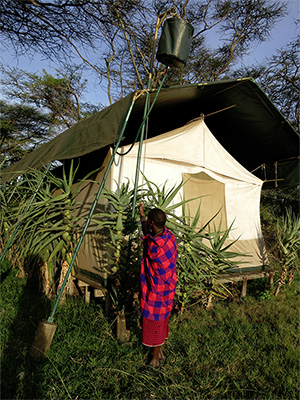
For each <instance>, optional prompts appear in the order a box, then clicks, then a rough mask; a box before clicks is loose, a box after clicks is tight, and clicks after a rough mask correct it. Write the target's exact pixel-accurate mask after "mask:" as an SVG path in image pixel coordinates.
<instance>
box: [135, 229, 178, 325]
mask: <svg viewBox="0 0 300 400" xmlns="http://www.w3.org/2000/svg"><path fill="white" fill-rule="evenodd" d="M142 240H143V241H144V254H143V260H142V266H141V313H142V316H143V317H145V318H147V319H150V320H154V321H162V320H164V319H165V318H167V317H168V316H169V314H170V312H171V310H172V307H173V300H174V296H175V289H176V282H177V275H176V259H177V245H176V242H175V237H174V235H173V233H172V232H171V231H169V230H168V229H167V228H164V230H163V232H162V234H161V235H160V236H156V237H153V236H151V235H150V234H148V235H146V236H145V237H144V238H143V239H142Z"/></svg>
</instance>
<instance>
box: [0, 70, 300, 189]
mask: <svg viewBox="0 0 300 400" xmlns="http://www.w3.org/2000/svg"><path fill="white" fill-rule="evenodd" d="M155 94H156V93H155V91H153V92H152V93H151V94H150V102H153V99H154V97H155ZM134 96H135V94H134V93H133V94H129V95H128V96H126V97H125V98H124V99H121V100H119V101H117V102H116V103H114V104H113V105H111V106H110V107H107V108H105V109H104V110H102V111H100V112H98V113H96V114H94V115H93V116H91V117H89V118H87V119H84V120H82V121H81V122H80V123H78V124H76V125H74V126H73V127H71V128H70V129H67V130H66V131H65V132H63V133H62V134H60V135H59V136H57V137H56V138H54V139H53V140H51V141H50V142H48V143H46V144H44V145H42V146H41V147H40V148H38V149H36V150H35V151H34V152H32V153H31V154H29V156H27V157H26V158H24V159H23V160H21V161H19V162H18V163H16V164H14V165H12V166H11V167H9V168H7V169H6V170H5V171H1V178H2V181H3V182H5V181H7V180H9V179H12V178H13V177H14V176H16V175H18V173H19V172H20V171H25V170H27V169H29V168H41V167H43V166H45V165H46V164H47V163H49V162H50V161H53V160H59V161H66V160H70V159H72V158H77V157H80V158H81V159H82V160H83V162H82V164H84V163H87V164H89V165H90V164H92V166H97V167H99V159H101V160H102V157H103V149H104V148H105V147H107V146H109V145H113V144H114V143H115V141H116V138H117V135H118V132H119V131H120V127H121V126H122V124H123V122H124V118H125V115H126V113H127V110H128V108H129V107H130V105H131V103H132V100H133V98H134ZM144 103H145V93H143V92H142V93H138V97H137V98H136V99H135V103H134V107H133V110H132V112H131V115H130V118H129V121H128V124H127V128H126V130H125V132H124V140H123V142H122V144H125V145H126V144H130V143H132V142H133V140H134V138H135V135H136V133H137V130H138V128H139V126H140V124H141V122H142V115H143V109H144ZM201 113H203V114H204V115H205V117H206V118H205V122H206V124H207V125H208V127H209V129H210V130H211V131H212V132H213V134H214V136H215V137H216V139H217V140H218V141H219V142H220V143H221V145H222V146H223V147H224V148H225V149H226V150H227V151H228V152H229V153H230V154H231V155H232V156H233V157H234V158H235V159H236V160H237V161H238V162H239V163H240V164H241V165H243V166H244V167H245V168H247V169H248V170H249V171H252V170H254V169H256V168H257V167H259V166H260V165H262V164H263V163H267V162H275V161H279V160H282V159H288V158H291V157H298V156H299V135H298V134H297V133H296V131H295V130H294V129H293V128H292V126H291V125H290V124H289V123H288V121H287V120H286V119H285V118H284V117H283V115H282V114H281V113H280V112H279V111H278V109H277V108H276V107H275V106H274V104H273V103H272V102H271V101H270V99H269V98H268V97H267V96H266V95H265V93H264V92H263V91H262V90H261V89H260V87H259V86H258V85H257V84H256V83H255V81H254V80H253V79H251V78H244V79H237V80H223V81H222V80H221V81H216V82H208V83H201V84H195V85H184V86H173V87H169V88H165V89H162V90H161V92H160V93H159V96H158V99H157V101H156V103H155V106H154V108H153V110H152V112H151V116H150V119H149V128H148V137H149V138H150V137H153V136H155V135H159V134H162V133H164V132H168V131H170V130H172V129H176V128H179V127H181V126H183V125H184V124H186V123H187V122H188V121H191V120H192V119H194V118H197V117H199V116H200V114H201ZM224 127H230V129H227V128H226V129H224ZM104 153H105V154H106V151H104ZM87 160H88V161H87ZM101 163H102V161H101Z"/></svg>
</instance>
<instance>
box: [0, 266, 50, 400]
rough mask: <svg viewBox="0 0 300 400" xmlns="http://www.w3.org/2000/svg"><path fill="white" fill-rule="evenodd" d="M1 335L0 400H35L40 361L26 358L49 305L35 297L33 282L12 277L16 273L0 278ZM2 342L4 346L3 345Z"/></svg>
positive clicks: (37, 394)
mask: <svg viewBox="0 0 300 400" xmlns="http://www.w3.org/2000/svg"><path fill="white" fill-rule="evenodd" d="M1 278H2V279H1V300H2V307H1V308H2V309H1V313H4V315H2V323H3V325H4V328H5V332H4V334H3V335H2V337H3V336H4V340H2V346H3V347H2V360H1V369H2V374H1V375H2V376H1V386H2V389H1V392H2V393H1V398H2V399H39V398H41V392H40V387H41V382H42V376H43V365H44V360H43V359H41V360H33V359H32V358H31V357H30V356H29V351H30V348H31V344H32V342H33V339H34V336H35V332H36V329H37V326H38V323H39V321H40V320H42V319H44V318H45V317H46V316H47V315H49V313H50V309H51V303H50V301H49V300H48V299H46V298H45V296H43V295H42V294H38V287H37V282H34V281H32V280H30V279H28V280H25V279H20V278H18V277H16V270H11V271H10V272H9V273H6V274H5V275H2V276H1ZM3 341H4V343H3Z"/></svg>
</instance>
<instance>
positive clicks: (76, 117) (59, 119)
mask: <svg viewBox="0 0 300 400" xmlns="http://www.w3.org/2000/svg"><path fill="white" fill-rule="evenodd" d="M2 76H3V80H2V83H3V88H4V90H3V91H4V94H6V96H7V97H8V98H9V99H10V100H13V101H16V100H17V101H21V102H22V104H23V103H24V102H25V104H26V103H27V104H28V105H33V106H34V107H37V108H41V109H43V110H45V111H47V112H48V113H49V117H50V118H51V119H52V123H53V125H55V126H56V129H57V130H62V129H66V128H69V127H71V126H72V125H74V124H75V123H77V122H79V121H80V120H81V119H82V118H84V117H86V116H87V115H90V114H92V113H93V112H96V111H98V110H99V107H97V106H92V105H91V104H88V103H84V102H82V96H83V94H84V92H85V90H86V84H87V82H86V80H82V74H81V72H80V70H79V69H78V68H77V67H76V68H73V67H70V68H67V69H66V70H65V71H59V70H57V73H56V76H53V75H51V74H49V73H48V72H46V71H45V70H43V72H42V74H40V75H39V74H37V73H30V72H26V71H23V70H21V69H18V68H9V67H6V68H5V67H4V66H3V67H2Z"/></svg>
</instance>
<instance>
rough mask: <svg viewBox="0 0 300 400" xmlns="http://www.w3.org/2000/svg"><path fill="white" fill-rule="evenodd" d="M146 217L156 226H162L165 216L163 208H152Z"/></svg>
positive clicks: (164, 222) (165, 219)
mask: <svg viewBox="0 0 300 400" xmlns="http://www.w3.org/2000/svg"><path fill="white" fill-rule="evenodd" d="M148 217H149V218H150V220H151V221H153V222H154V224H155V225H156V226H157V227H158V228H164V226H165V224H166V221H167V217H166V214H165V212H164V211H163V210H160V209H159V208H152V209H151V210H150V211H149V213H148Z"/></svg>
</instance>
